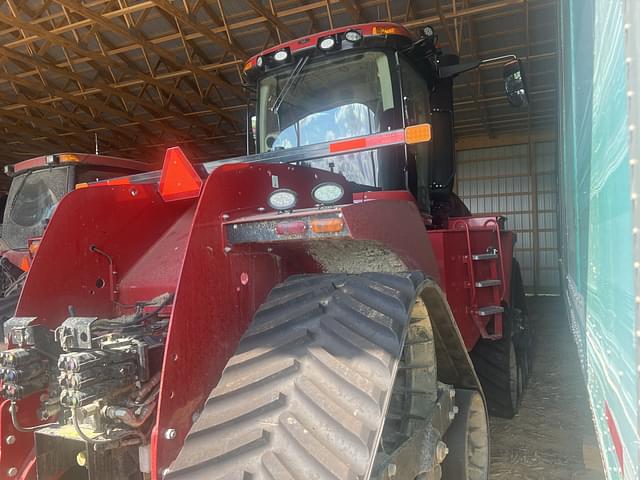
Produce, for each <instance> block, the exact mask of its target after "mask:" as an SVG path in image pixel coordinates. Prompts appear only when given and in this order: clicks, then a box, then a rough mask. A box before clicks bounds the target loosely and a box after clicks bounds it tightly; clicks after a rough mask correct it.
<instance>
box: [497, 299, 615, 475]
mask: <svg viewBox="0 0 640 480" xmlns="http://www.w3.org/2000/svg"><path fill="white" fill-rule="evenodd" d="M528 305H529V314H530V316H531V318H532V320H533V321H534V322H535V325H536V327H535V328H536V345H535V350H534V352H535V353H534V354H535V357H534V364H533V375H532V377H531V380H530V381H529V385H528V387H527V390H526V391H525V394H524V398H523V401H522V406H521V408H520V413H519V414H518V415H516V417H515V418H514V419H512V420H503V419H500V418H491V442H492V445H491V455H492V460H491V469H492V474H491V480H498V479H509V480H521V479H527V480H529V479H535V480H602V479H604V474H603V473H602V466H601V463H600V455H599V452H598V447H597V441H596V438H595V433H594V431H593V425H592V422H591V415H590V412H589V407H588V404H587V402H588V400H587V394H586V390H585V385H584V381H583V376H582V374H581V371H580V366H579V361H578V354H577V350H576V347H575V344H574V342H573V337H572V336H571V333H570V331H569V326H568V320H567V318H566V316H565V314H564V308H563V305H562V300H561V299H560V298H556V297H538V298H528Z"/></svg>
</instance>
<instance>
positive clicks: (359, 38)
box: [243, 22, 414, 78]
mask: <svg viewBox="0 0 640 480" xmlns="http://www.w3.org/2000/svg"><path fill="white" fill-rule="evenodd" d="M351 31H353V32H356V35H354V36H353V38H354V40H349V39H348V38H346V34H347V32H351ZM392 36H393V37H403V38H404V39H406V40H407V41H413V39H414V35H413V34H412V33H411V32H410V31H409V30H407V29H406V28H405V27H403V26H402V25H399V24H397V23H391V22H372V23H363V24H359V25H348V26H345V27H340V28H334V29H333V30H325V31H324V32H319V33H314V34H313V35H308V36H306V37H301V38H297V39H295V40H291V41H289V42H285V43H281V44H279V45H276V46H275V47H272V48H269V49H267V50H264V51H262V52H260V53H259V54H257V55H254V56H253V57H251V58H250V59H249V60H247V62H246V63H245V65H244V68H243V72H244V73H245V74H246V75H247V76H249V77H252V78H253V77H256V76H258V75H259V73H258V72H259V71H261V70H263V69H264V68H265V67H267V66H269V64H271V65H273V64H274V63H276V64H277V63H280V64H281V65H284V64H286V63H287V61H289V62H290V59H291V57H293V56H295V54H297V53H300V52H301V51H303V50H310V49H318V50H320V51H322V50H324V49H323V48H322V47H321V46H320V45H321V43H322V41H323V40H325V39H329V38H333V39H334V44H333V45H332V46H331V47H330V48H329V49H327V50H339V49H341V48H345V47H346V46H347V44H348V46H349V47H353V46H358V45H359V44H362V43H366V42H367V41H369V40H374V39H381V38H382V39H385V38H388V37H392ZM279 52H286V56H284V55H282V56H283V57H284V58H282V60H279V59H278V58H274V56H275V55H277V54H278V53H279Z"/></svg>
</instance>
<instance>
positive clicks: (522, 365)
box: [469, 259, 531, 418]
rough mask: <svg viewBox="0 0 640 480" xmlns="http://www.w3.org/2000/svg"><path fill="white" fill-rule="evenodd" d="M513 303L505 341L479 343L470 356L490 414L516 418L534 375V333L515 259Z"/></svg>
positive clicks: (505, 320)
mask: <svg viewBox="0 0 640 480" xmlns="http://www.w3.org/2000/svg"><path fill="white" fill-rule="evenodd" d="M510 285H511V302H510V306H509V307H507V308H506V309H505V313H504V316H503V338H502V339H501V340H497V341H496V340H486V339H483V340H480V341H479V342H478V344H477V345H476V346H475V347H474V349H473V350H472V351H471V352H470V354H469V355H470V357H471V360H472V361H473V365H474V367H475V370H476V373H477V375H478V378H479V379H480V383H481V384H482V389H483V390H484V394H485V396H486V399H487V406H488V409H489V413H491V414H492V415H494V416H496V417H502V418H513V416H514V415H515V414H516V413H518V409H519V408H520V402H521V400H522V395H523V392H524V388H525V386H526V383H527V380H528V378H529V376H530V374H531V332H530V327H529V324H528V317H527V311H526V304H525V297H524V288H523V286H522V278H521V276H520V266H519V265H518V262H517V261H516V260H515V259H513V266H512V270H511V283H510Z"/></svg>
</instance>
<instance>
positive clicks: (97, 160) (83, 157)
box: [4, 153, 157, 175]
mask: <svg viewBox="0 0 640 480" xmlns="http://www.w3.org/2000/svg"><path fill="white" fill-rule="evenodd" d="M61 164H81V165H98V166H101V167H110V168H117V169H121V170H129V171H134V172H148V171H150V170H154V169H155V168H157V166H156V165H152V164H148V163H144V162H138V161H136V160H129V159H127V158H119V157H109V156H107V155H95V154H91V153H54V154H52V155H43V156H40V157H35V158H30V159H29V160H23V161H21V162H18V163H16V164H15V165H6V166H5V170H4V173H5V174H7V175H14V174H17V173H22V172H25V171H27V170H35V169H39V168H44V167H51V166H56V165H61Z"/></svg>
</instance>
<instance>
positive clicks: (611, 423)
mask: <svg viewBox="0 0 640 480" xmlns="http://www.w3.org/2000/svg"><path fill="white" fill-rule="evenodd" d="M604 415H605V417H606V419H607V426H608V427H609V433H610V434H611V441H612V442H613V446H614V448H615V449H616V456H617V457H618V463H619V464H620V470H622V473H623V474H624V455H623V451H622V440H621V439H620V434H619V433H618V427H617V426H616V421H615V420H614V419H613V415H612V414H611V410H610V409H609V404H608V403H607V402H604Z"/></svg>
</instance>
